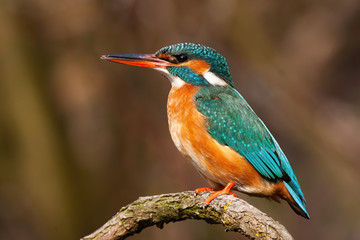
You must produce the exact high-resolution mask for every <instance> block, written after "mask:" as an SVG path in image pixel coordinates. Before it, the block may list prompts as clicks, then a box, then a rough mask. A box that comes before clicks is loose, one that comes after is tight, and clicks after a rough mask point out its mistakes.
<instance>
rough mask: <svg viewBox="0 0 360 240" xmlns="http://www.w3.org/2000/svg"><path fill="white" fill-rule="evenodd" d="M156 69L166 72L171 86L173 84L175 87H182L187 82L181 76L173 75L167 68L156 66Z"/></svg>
mask: <svg viewBox="0 0 360 240" xmlns="http://www.w3.org/2000/svg"><path fill="white" fill-rule="evenodd" d="M154 69H155V70H157V71H160V72H162V73H164V74H165V76H166V77H167V78H168V79H169V80H170V83H171V86H173V87H177V88H179V87H182V86H183V85H184V84H185V81H184V80H182V79H181V78H179V77H177V76H174V75H172V74H171V73H169V71H168V70H166V69H165V68H154Z"/></svg>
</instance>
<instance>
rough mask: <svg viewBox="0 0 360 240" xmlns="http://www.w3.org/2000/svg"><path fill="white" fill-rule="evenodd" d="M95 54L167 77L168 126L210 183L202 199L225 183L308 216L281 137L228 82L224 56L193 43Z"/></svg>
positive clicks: (228, 188) (221, 191)
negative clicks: (142, 51)
mask: <svg viewBox="0 0 360 240" xmlns="http://www.w3.org/2000/svg"><path fill="white" fill-rule="evenodd" d="M101 59H104V60H108V61H111V62H116V63H122V64H126V65H132V66H138V67H145V68H151V69H154V70H157V71H160V72H162V73H163V75H165V76H166V77H167V78H168V79H169V80H170V83H171V90H170V93H169V96H168V101H167V116H168V125H169V130H170V134H171V137H172V140H173V142H174V143H175V146H176V147H177V149H178V150H179V151H180V152H181V153H182V154H183V155H184V156H185V158H187V159H189V160H190V162H191V163H192V164H193V165H194V166H195V168H196V169H197V171H198V172H199V173H200V175H201V176H202V177H203V178H205V180H207V182H208V183H209V185H210V186H211V187H204V188H198V189H196V190H195V193H196V194H198V193H199V192H202V191H212V192H211V194H210V196H209V197H208V198H207V199H206V201H205V203H204V204H205V205H208V204H210V202H211V201H212V200H213V199H214V198H216V197H218V196H219V195H223V194H231V195H234V196H237V195H236V194H235V193H233V192H231V190H232V189H233V190H235V191H238V192H241V193H245V194H248V195H250V196H258V197H264V198H267V199H272V200H275V201H277V202H280V200H281V199H283V200H285V201H287V202H288V204H289V205H290V207H291V208H292V209H293V210H294V211H295V213H297V214H298V215H300V216H302V217H304V218H306V219H309V218H310V217H309V214H308V212H307V210H306V207H305V205H306V200H305V197H304V195H303V193H302V191H301V188H300V185H299V182H298V180H297V178H296V176H295V173H294V171H293V170H292V168H291V166H290V163H289V161H288V159H287V157H286V156H285V154H284V152H283V151H282V149H281V148H280V146H279V144H278V143H277V141H276V140H275V138H274V137H273V135H272V134H271V133H270V131H269V129H268V128H267V127H266V126H265V124H264V122H263V121H262V120H261V119H260V118H259V117H258V116H257V115H256V113H255V112H254V110H253V109H252V108H251V107H250V105H249V104H248V103H247V102H246V100H245V99H244V98H243V96H242V95H241V94H240V93H239V92H238V91H237V90H236V89H235V88H234V84H233V80H232V77H231V75H230V71H229V67H228V64H227V61H226V59H225V58H224V57H223V56H222V55H221V54H220V53H218V52H217V51H216V50H214V49H213V48H211V47H207V46H204V45H202V44H197V43H178V44H173V45H169V46H165V47H163V48H161V49H160V50H158V51H157V52H156V53H155V54H110V55H103V56H101Z"/></svg>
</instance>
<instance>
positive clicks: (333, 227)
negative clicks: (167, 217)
mask: <svg viewBox="0 0 360 240" xmlns="http://www.w3.org/2000/svg"><path fill="white" fill-rule="evenodd" d="M0 16H1V21H0V164H1V165H0V239H40V240H42V239H54V240H57V239H79V238H80V237H82V236H84V235H86V234H88V233H90V232H92V231H93V230H95V229H96V228H97V227H99V226H100V225H101V224H103V223H104V222H105V221H106V220H107V219H108V218H110V217H111V216H112V215H113V214H115V212H116V211H117V210H118V209H119V208H120V207H121V206H123V205H126V204H127V203H129V202H132V201H133V200H135V199H136V198H137V197H139V196H144V195H154V194H160V193H166V192H178V191H183V190H190V189H195V188H196V187H201V186H206V185H207V184H206V183H205V181H204V180H202V179H201V177H200V176H199V175H198V174H197V172H196V171H195V169H193V167H192V166H191V165H190V164H189V163H188V162H187V161H186V160H184V159H183V157H182V156H181V155H180V154H179V153H178V152H177V150H176V148H175V147H174V146H173V143H172V141H171V138H170V135H169V133H168V129H167V119H166V98H167V93H168V91H169V89H170V84H169V82H168V81H167V80H166V79H165V78H163V77H161V76H160V75H159V74H158V73H156V72H152V71H150V70H146V69H137V68H134V67H125V66H121V65H118V64H113V63H109V62H103V61H100V60H99V57H100V55H102V54H109V53H152V52H155V51H156V50H157V49H159V48H160V47H162V46H165V45H169V44H173V43H178V42H196V43H203V44H205V45H209V46H212V47H214V48H215V49H217V50H218V51H219V52H220V53H222V54H223V55H224V56H225V57H226V58H227V60H228V63H229V66H230V70H231V72H232V75H233V78H234V82H235V85H236V87H237V89H238V90H239V91H240V92H241V93H242V94H243V96H244V97H245V98H246V99H247V100H248V102H249V103H250V104H251V105H252V107H253V108H254V110H255V111H256V112H257V113H258V115H259V116H260V117H261V118H262V119H263V120H264V122H265V123H266V124H267V126H268V127H269V128H270V129H271V131H272V133H273V134H274V135H275V137H276V138H277V139H278V142H279V143H280V145H281V146H282V148H283V150H284V151H285V153H286V154H287V156H288V158H289V161H290V163H291V164H292V166H293V168H294V170H295V172H296V175H297V177H298V179H299V182H300V185H301V186H302V189H303V192H304V194H305V197H306V198H307V201H308V204H307V208H308V211H309V214H310V216H311V219H310V220H309V221H307V220H305V219H302V218H301V217H299V216H296V215H295V214H294V213H293V212H292V210H291V209H290V208H289V206H287V204H286V203H282V204H277V203H274V202H270V201H267V200H265V199H257V198H250V197H247V196H244V195H243V194H240V197H242V198H244V199H246V200H247V201H249V202H250V203H252V204H254V205H255V206H257V207H258V208H260V209H261V210H263V211H264V212H267V213H268V214H269V215H270V216H272V217H273V218H275V219H277V220H278V221H280V222H281V223H282V224H284V225H285V226H286V227H287V228H288V230H289V231H290V233H291V234H292V235H293V236H294V237H295V239H360V220H359V219H360V218H359V215H360V207H359V201H360V187H359V186H358V184H359V182H360V175H359V170H360V162H359V156H360V137H359V136H360V108H359V104H360V28H359V26H360V2H359V1H357V0H344V1H341V0H328V1H300V0H295V1H243V0H241V1H236V0H227V1H219V0H208V1H205V0H202V1H191V0H183V1H174V0H147V1H137V0H108V1H96V0H86V1H85V0H78V1H73V0H63V1H48V0H2V1H1V2H0ZM235 237H238V235H235V234H232V233H224V232H223V229H222V228H221V227H219V226H212V225H207V224H205V223H201V222H197V221H187V222H184V223H176V224H169V225H168V226H165V228H164V229H163V230H159V229H155V228H154V229H148V230H145V231H144V232H143V233H141V234H140V235H138V236H134V238H133V239H173V240H177V239H190V240H191V239H233V238H235Z"/></svg>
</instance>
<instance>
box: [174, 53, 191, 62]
mask: <svg viewBox="0 0 360 240" xmlns="http://www.w3.org/2000/svg"><path fill="white" fill-rule="evenodd" d="M175 57H176V60H177V61H178V62H179V63H183V62H186V61H187V60H188V56H187V55H186V54H179V55H175Z"/></svg>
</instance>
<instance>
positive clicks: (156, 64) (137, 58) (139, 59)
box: [101, 54, 173, 68]
mask: <svg viewBox="0 0 360 240" xmlns="http://www.w3.org/2000/svg"><path fill="white" fill-rule="evenodd" d="M101 59H105V60H108V61H111V62H117V63H122V64H127V65H132V66H138V67H147V68H166V67H169V66H173V64H172V63H170V62H168V61H165V60H162V59H160V58H158V57H156V56H155V55H154V54H112V55H103V56H101Z"/></svg>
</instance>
